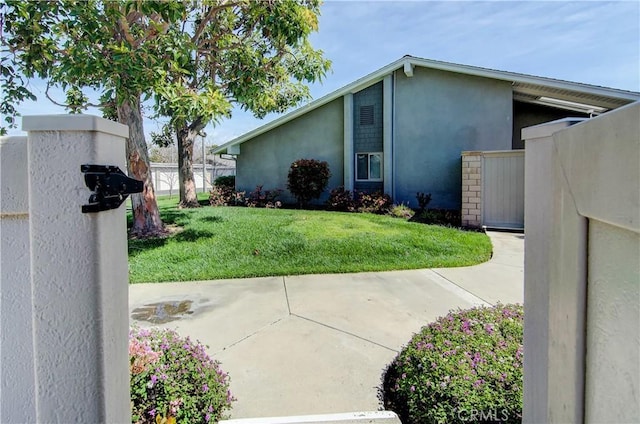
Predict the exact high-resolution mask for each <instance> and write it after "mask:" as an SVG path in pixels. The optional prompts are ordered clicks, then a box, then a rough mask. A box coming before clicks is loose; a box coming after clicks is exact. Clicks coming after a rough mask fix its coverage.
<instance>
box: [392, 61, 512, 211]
mask: <svg viewBox="0 0 640 424" xmlns="http://www.w3.org/2000/svg"><path fill="white" fill-rule="evenodd" d="M395 93H396V94H395V95H396V99H395V105H396V109H395V116H394V119H395V138H394V153H393V156H394V160H393V161H394V166H395V169H394V171H395V178H394V181H395V201H396V202H405V203H409V204H410V205H411V206H413V207H415V206H417V201H416V193H417V192H425V193H431V194H432V199H433V200H432V201H431V203H430V205H429V206H430V207H435V208H448V209H459V208H460V204H461V160H460V153H461V152H462V151H465V150H478V151H482V150H508V149H511V137H512V131H513V122H512V107H513V101H512V90H511V85H510V83H508V82H504V81H497V80H492V79H488V78H481V77H474V76H465V75H461V74H455V73H451V72H443V71H438V70H433V69H426V68H418V67H416V69H415V70H414V75H413V77H406V76H405V74H404V73H403V72H396V91H395Z"/></svg>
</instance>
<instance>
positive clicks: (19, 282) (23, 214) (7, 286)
mask: <svg viewBox="0 0 640 424" xmlns="http://www.w3.org/2000/svg"><path fill="white" fill-rule="evenodd" d="M0 188H1V191H0V263H1V264H2V265H1V266H0V328H1V329H2V330H1V331H2V335H1V340H2V342H0V367H1V369H0V373H1V375H2V387H1V389H0V422H2V423H26V422H29V423H31V422H36V404H35V387H34V385H35V376H34V369H33V337H32V334H33V329H32V318H31V315H32V308H31V280H30V266H29V193H28V172H27V137H4V138H2V139H1V140H0Z"/></svg>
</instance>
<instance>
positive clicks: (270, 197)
mask: <svg viewBox="0 0 640 424" xmlns="http://www.w3.org/2000/svg"><path fill="white" fill-rule="evenodd" d="M281 193H282V190H280V189H275V190H263V189H262V186H261V185H259V186H256V188H255V190H253V191H252V192H251V193H249V197H247V198H246V199H245V204H246V205H247V206H248V207H250V208H271V209H276V208H279V207H280V206H282V203H281V202H280V201H278V200H277V199H278V197H280V194H281Z"/></svg>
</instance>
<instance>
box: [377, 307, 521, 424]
mask: <svg viewBox="0 0 640 424" xmlns="http://www.w3.org/2000/svg"><path fill="white" fill-rule="evenodd" d="M523 316H524V311H523V308H522V306H521V305H506V306H503V305H497V306H495V307H492V308H473V309H469V310H464V311H457V312H450V313H449V314H448V315H447V316H445V317H441V318H439V319H438V320H437V321H436V322H433V323H431V324H429V325H428V326H426V327H423V328H422V330H421V331H420V333H418V334H416V335H415V336H414V337H413V338H412V339H411V341H410V342H409V344H408V345H407V346H406V347H404V349H403V350H402V351H401V352H400V353H399V354H398V356H397V357H396V358H395V359H394V360H393V362H392V363H391V364H390V365H389V367H388V368H387V370H386V372H385V374H384V375H383V383H382V387H381V389H380V390H379V397H380V400H381V401H382V403H383V405H384V407H385V408H386V409H391V410H393V411H395V412H396V413H398V415H399V416H400V419H401V420H402V422H403V423H405V424H418V423H420V424H423V423H462V422H492V421H493V422H496V421H500V422H505V423H507V422H508V423H519V422H521V420H522V385H523V371H522V364H523V347H522V337H523V335H522V329H523Z"/></svg>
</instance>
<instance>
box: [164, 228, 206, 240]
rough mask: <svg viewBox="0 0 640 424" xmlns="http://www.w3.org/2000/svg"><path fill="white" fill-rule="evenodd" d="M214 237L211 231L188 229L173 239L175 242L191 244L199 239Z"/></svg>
mask: <svg viewBox="0 0 640 424" xmlns="http://www.w3.org/2000/svg"><path fill="white" fill-rule="evenodd" d="M214 235H215V234H214V233H212V232H211V231H206V230H193V229H188V230H184V231H181V232H179V233H178V234H176V235H175V236H173V238H174V239H175V240H176V241H190V242H193V241H198V240H199V239H201V238H211V237H213V236H214Z"/></svg>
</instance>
